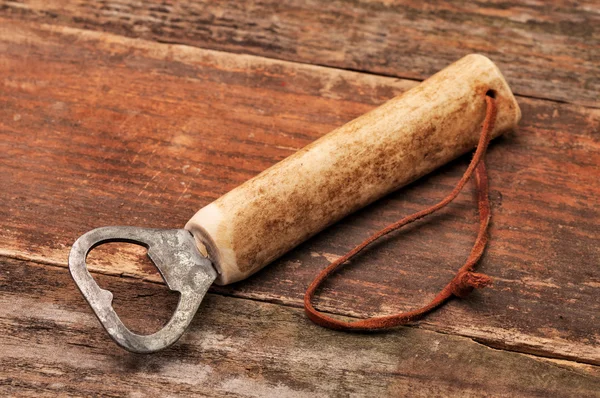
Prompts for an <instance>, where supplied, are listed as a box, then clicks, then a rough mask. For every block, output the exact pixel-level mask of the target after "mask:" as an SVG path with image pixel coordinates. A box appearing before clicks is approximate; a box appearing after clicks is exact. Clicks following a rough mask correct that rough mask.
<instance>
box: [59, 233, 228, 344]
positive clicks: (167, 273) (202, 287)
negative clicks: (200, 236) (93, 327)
mask: <svg viewBox="0 0 600 398" xmlns="http://www.w3.org/2000/svg"><path fill="white" fill-rule="evenodd" d="M109 242H126V243H133V244H138V245H141V246H144V247H146V248H147V249H148V257H150V259H151V260H152V261H153V262H154V264H155V265H156V267H157V268H158V270H159V272H160V274H161V276H162V277H163V279H164V281H165V283H166V284H167V286H168V287H169V289H170V290H172V291H176V292H179V293H180V297H179V302H178V304H177V308H176V309H175V312H174V313H173V316H172V317H171V319H170V320H169V321H168V322H167V324H166V325H165V326H164V327H163V328H162V329H161V330H159V331H158V332H156V333H154V334H151V335H139V334H135V333H133V332H132V331H130V330H129V329H128V328H127V327H126V326H125V325H124V324H123V322H122V321H121V319H120V318H119V316H118V315H117V313H116V312H115V310H114V309H113V307H112V300H113V295H112V293H111V292H110V291H108V290H105V289H102V288H101V287H100V286H98V284H97V283H96V281H95V280H94V278H93V277H92V275H91V274H90V273H89V271H88V269H87V264H86V257H87V255H88V253H89V252H90V251H91V250H92V249H93V248H95V247H97V246H99V245H101V244H103V243H109ZM69 270H70V272H71V275H72V276H73V279H75V281H76V282H77V286H78V287H79V290H81V293H82V294H83V296H84V297H85V299H86V300H87V302H88V303H89V304H90V306H91V307H92V309H93V310H94V313H95V314H96V316H97V317H98V319H99V320H100V323H102V326H103V327H104V329H106V331H107V332H108V334H109V335H110V336H111V337H112V338H113V340H114V341H115V342H116V343H117V344H119V345H120V346H122V347H123V348H125V349H127V350H129V351H132V352H137V353H144V354H145V353H151V352H155V351H158V350H161V349H163V348H166V347H168V346H170V345H171V344H173V343H175V342H176V341H177V340H178V339H179V337H181V335H182V334H183V333H184V332H185V330H186V328H187V327H188V326H189V324H190V322H191V321H192V319H193V318H194V315H195V314H196V311H197V310H198V307H199V306H200V302H201V301H202V299H203V298H204V295H205V294H206V292H207V291H208V288H209V287H210V285H211V284H212V283H213V281H214V280H215V279H216V277H217V272H216V271H215V269H214V268H213V266H212V263H211V261H210V260H209V259H208V258H206V257H204V256H203V255H202V254H201V253H200V252H199V251H198V248H197V247H196V243H195V241H194V237H193V236H192V234H191V233H190V232H189V231H188V230H185V229H151V228H137V227H102V228H97V229H94V230H92V231H89V232H88V233H86V234H84V235H83V236H81V237H80V238H79V239H77V241H76V242H75V244H74V245H73V248H72V249H71V252H70V254H69Z"/></svg>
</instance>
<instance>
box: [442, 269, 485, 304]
mask: <svg viewBox="0 0 600 398" xmlns="http://www.w3.org/2000/svg"><path fill="white" fill-rule="evenodd" d="M451 284H452V287H451V289H452V294H454V295H455V296H456V297H460V298H465V297H467V296H468V295H469V293H471V292H472V291H473V289H481V288H483V287H486V286H489V285H491V284H492V278H490V277H489V276H487V275H485V274H479V273H476V272H471V271H461V272H459V273H458V274H456V276H455V277H454V279H453V280H452V282H451Z"/></svg>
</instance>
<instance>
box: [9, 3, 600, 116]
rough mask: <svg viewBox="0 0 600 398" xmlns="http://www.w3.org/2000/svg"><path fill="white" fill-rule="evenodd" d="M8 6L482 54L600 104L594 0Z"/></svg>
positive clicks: (230, 41) (270, 44) (379, 58)
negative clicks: (599, 98) (550, 0)
mask: <svg viewBox="0 0 600 398" xmlns="http://www.w3.org/2000/svg"><path fill="white" fill-rule="evenodd" d="M0 15H4V16H6V17H10V18H17V19H30V20H34V21H40V22H51V23H57V24H64V25H68V26H73V27H80V28H87V29H94V30H104V31H111V32H113V33H118V34H121V35H126V36H130V37H141V38H145V39H152V40H157V41H162V42H170V43H182V44H189V45H192V46H196V47H203V48H210V49H217V50H226V51H233V52H239V53H250V54H255V55H261V56H267V57H272V58H277V59H284V60H290V61H297V62H303V63H309V64H319V65H327V66H334V67H338V68H343V69H352V70H359V71H366V72H371V73H377V74H385V75H388V76H396V77H402V78H410V79H418V80H422V79H424V78H427V77H429V76H430V75H432V74H433V73H435V72H437V71H438V70H440V69H442V68H443V67H445V66H446V65H448V64H450V63H451V62H454V61H456V60H457V59H459V58H461V57H462V56H464V55H467V54H469V53H475V52H477V53H482V54H484V55H487V56H489V57H490V58H491V59H492V60H493V61H494V62H496V63H497V64H498V65H499V66H500V68H501V69H502V71H503V72H504V74H505V76H506V77H507V79H508V82H509V84H510V86H511V87H512V88H513V90H514V92H516V93H518V94H521V95H527V96H533V97H538V98H550V99H554V100H559V101H566V102H571V103H577V104H586V105H589V106H594V107H600V103H599V102H598V92H599V91H600V6H599V4H598V2H597V1H595V0H585V1H577V2H574V1H570V0H561V1H552V2H548V1H529V2H522V1H515V0H509V1H483V2H476V3H473V2H465V1H461V0H452V1H449V0H446V1H417V0H408V1H402V2H393V1H386V0H363V1H357V0H334V1H322V0H321V1H318V0H310V1H305V0H284V1H281V0H250V1H242V2H240V1H236V0H228V1H219V2H209V1H200V2H172V1H163V0H152V1H143V2H140V1H133V0H102V1H91V0H77V1H73V0H71V1H66V0H50V1H38V0H24V1H19V2H15V1H10V0H3V1H0Z"/></svg>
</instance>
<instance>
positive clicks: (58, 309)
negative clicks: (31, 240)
mask: <svg viewBox="0 0 600 398" xmlns="http://www.w3.org/2000/svg"><path fill="white" fill-rule="evenodd" d="M98 279H99V282H100V283H101V284H102V285H103V286H105V287H106V288H108V289H110V290H111V291H113V292H115V293H116V297H117V299H118V300H119V301H120V303H123V305H122V307H123V311H122V313H123V317H124V318H128V319H131V318H137V319H140V316H142V317H153V316H155V315H156V314H157V312H158V313H159V315H167V314H166V313H165V311H164V310H163V309H161V308H157V309H156V310H154V309H152V310H150V309H149V308H151V307H149V305H148V304H149V302H154V303H160V302H161V301H163V300H168V299H169V297H167V296H166V294H165V290H164V289H162V288H161V287H160V286H159V285H156V284H152V283H142V282H139V281H138V282H136V281H132V280H130V279H122V278H116V277H108V276H99V277H98ZM149 297H150V298H151V301H149ZM0 361H1V362H0V369H1V372H0V394H2V396H11V395H19V396H35V397H40V396H55V395H56V394H60V395H61V396H91V395H94V396H96V395H111V396H125V395H127V396H167V395H168V396H179V395H182V396H190V395H202V396H205V395H206V396H228V397H347V396H376V397H384V396H394V397H398V396H412V397H421V396H422V397H430V396H460V397H470V396H495V397H513V396H521V397H525V396H537V397H546V396H553V397H573V396H580V397H583V396H585V397H592V396H600V395H599V393H598V392H599V391H600V374H599V373H598V369H597V368H596V367H593V366H589V365H587V366H585V365H577V364H555V363H550V362H548V361H546V360H540V359H536V358H532V357H529V356H527V355H523V354H517V353H511V352H506V351H499V350H494V349H490V348H488V347H485V346H483V345H480V344H477V343H475V342H473V341H471V340H469V339H466V338H463V337H456V336H449V335H445V334H440V333H434V332H430V331H424V330H419V329H414V328H403V329H399V330H398V331H397V332H394V333H381V334H362V335H359V334H346V333H338V332H332V331H329V330H326V329H322V328H319V327H318V326H315V325H313V324H311V323H310V321H308V320H307V319H306V318H305V317H304V316H303V314H302V311H301V310H299V309H294V308H289V307H284V306H281V305H273V304H267V303H261V302H256V301H251V300H243V299H235V298H227V297H222V296H215V295H209V296H208V297H207V298H206V300H205V303H204V305H203V308H202V309H201V312H200V313H199V314H198V316H197V317H196V319H195V321H194V323H193V324H192V326H191V327H190V330H189V332H188V333H187V334H186V335H185V336H184V337H183V339H182V340H181V341H180V342H179V343H178V344H177V345H175V346H173V347H172V348H169V349H167V350H165V351H163V352H160V353H158V354H154V355H147V356H144V355H135V354H131V353H128V352H126V351H124V350H121V349H120V348H118V347H117V346H116V345H114V344H113V343H112V342H111V341H110V340H109V339H108V337H107V335H106V334H105V333H104V331H103V330H101V327H100V326H99V325H98V322H97V321H96V319H95V317H94V316H93V315H92V314H91V313H90V311H89V309H88V307H87V304H86V303H85V302H84V300H83V298H81V297H80V296H79V294H78V292H77V291H76V287H75V286H74V283H73V282H72V281H71V279H70V277H69V275H68V272H67V271H66V270H65V269H64V268H63V269H61V268H56V267H50V266H40V265H35V264H32V263H27V262H20V261H15V260H11V259H4V258H0Z"/></svg>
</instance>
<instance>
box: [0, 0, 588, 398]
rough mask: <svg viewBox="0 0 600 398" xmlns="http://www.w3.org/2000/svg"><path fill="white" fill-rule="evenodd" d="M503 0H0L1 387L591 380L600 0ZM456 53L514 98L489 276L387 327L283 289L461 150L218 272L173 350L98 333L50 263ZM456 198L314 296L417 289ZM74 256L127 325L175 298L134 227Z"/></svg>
mask: <svg viewBox="0 0 600 398" xmlns="http://www.w3.org/2000/svg"><path fill="white" fill-rule="evenodd" d="M176 3H177V4H176ZM181 3H183V4H181ZM520 3H521V2H517V1H507V2H506V1H505V2H492V1H490V2H478V3H472V2H460V1H440V2H427V1H405V2H403V3H402V4H395V3H394V2H390V1H383V0H381V1H379V0H366V1H360V2H359V1H341V0H334V1H321V2H319V1H303V0H285V1H280V0H260V1H259V0H255V1H244V2H238V1H233V0H229V1H223V2H219V3H218V4H214V3H212V2H199V3H198V4H192V2H171V1H166V2H165V1H159V0H153V1H144V2H138V1H131V0H120V1H110V0H106V1H98V2H97V1H90V0H80V1H65V0H63V1H60V0H51V1H50V0H48V1H43V2H42V1H34V0H23V1H4V0H3V1H0V175H1V177H0V204H1V206H0V223H1V224H0V242H1V243H0V395H2V396H7V395H8V396H12V395H15V396H21V395H28V396H35V397H39V396H44V395H48V396H54V395H57V394H60V395H74V396H80V395H82V396H83V395H85V396H88V395H110V396H120V395H127V396H132V397H138V396H140V397H141V396H148V395H150V396H177V395H181V396H187V395H200V396H232V397H233V396H240V397H263V396H266V397H315V396H334V397H348V396H353V397H354V396H368V397H381V396H411V397H415V396H426V397H431V396H460V397H465V396H507V397H508V396H511V397H512V396H540V397H542V396H553V397H558V396H564V397H589V396H600V367H599V366H600V134H599V125H600V110H599V109H600V101H599V94H598V93H599V92H600V17H599V13H600V5H599V4H598V2H597V1H596V0H583V1H579V2H577V3H576V4H575V3H571V2H568V1H555V2H542V1H534V2H528V3H527V4H520ZM472 52H479V53H483V54H486V55H488V56H489V57H490V58H491V59H492V60H494V61H495V62H496V63H497V64H498V65H499V67H500V68H501V70H502V71H503V72H504V73H505V76H506V78H507V80H508V81H509V84H510V85H511V87H512V89H513V91H514V92H515V94H517V100H518V101H519V103H520V105H521V108H522V112H523V119H522V122H521V123H520V126H519V128H518V129H517V130H516V131H514V132H511V133H509V134H507V135H506V136H505V137H503V138H500V139H498V140H496V141H495V142H494V143H493V144H492V146H491V147H490V151H489V156H488V165H489V169H490V178H491V190H492V191H491V199H492V204H493V213H494V218H493V225H492V227H491V231H490V233H491V237H492V240H491V244H490V245H489V248H488V250H487V252H486V255H485V257H484V258H483V260H482V261H481V263H480V264H479V266H478V269H479V270H481V271H482V272H485V273H487V274H488V275H491V276H492V277H493V278H494V285H493V287H491V288H486V289H484V290H481V291H478V292H476V293H474V294H472V295H471V296H470V297H469V298H467V299H464V300H453V301H451V302H450V303H449V304H448V305H447V306H445V307H444V308H443V309H441V310H439V311H437V312H435V313H434V314H432V315H431V316H428V317H427V318H426V319H424V320H423V321H421V322H419V323H417V324H415V325H411V326H409V327H404V328H399V329H397V330H394V331H390V332H386V333H376V334H348V333H341V332H333V331H330V330H325V329H322V328H319V327H318V326H315V325H313V324H312V323H311V322H310V321H308V320H307V319H306V317H305V316H304V314H303V311H302V308H301V300H302V297H303V293H304V290H305V288H306V287H307V285H308V283H309V282H310V281H311V280H312V278H313V277H314V276H315V275H316V273H317V272H318V271H319V270H320V269H322V268H323V267H324V266H326V265H327V264H328V263H329V261H331V260H332V259H335V258H337V257H338V256H340V255H342V254H343V253H345V252H346V251H347V250H349V249H350V248H352V247H353V246H354V245H355V244H357V243H358V242H360V241H361V240H362V239H364V238H365V237H367V236H369V235H370V233H372V232H373V231H375V230H377V229H379V228H381V227H382V226H385V225H387V224H389V223H390V222H393V221H395V220H397V219H399V218H400V217H401V216H403V215H406V214H408V213H412V212H414V211H416V210H419V209H421V208H423V207H425V206H427V205H430V204H432V203H435V201H437V200H438V199H439V198H441V197H442V196H444V195H445V193H447V192H448V191H449V190H450V189H451V186H452V185H453V184H454V183H455V181H456V180H457V179H458V178H459V176H460V175H461V173H462V171H463V170H464V168H465V167H466V164H467V162H468V160H469V158H468V156H467V157H464V158H461V159H459V160H457V161H456V162H454V163H452V164H450V165H447V166H446V167H443V168H442V169H441V170H438V171H436V172H435V173H433V174H432V175H430V176H428V177H426V178H423V179H421V180H419V181H417V182H416V183H414V184H412V185H411V186H409V187H408V188H406V189H402V190H400V191H398V192H396V193H394V194H392V195H390V196H389V197H387V198H385V199H383V200H381V201H379V202H377V203H375V204H374V205H372V206H369V207H368V208H366V209H364V210H362V211H360V212H358V213H357V214H355V215H353V216H351V217H348V218H347V219H345V220H343V221H342V222H340V223H339V224H337V225H335V226H333V227H331V228H329V229H328V230H326V231H325V232H323V233H321V234H319V235H318V236H316V237H314V238H313V239H311V240H309V241H308V242H306V243H304V244H302V245H301V246H299V247H298V248H297V249H296V250H294V251H293V252H291V253H289V254H288V255H286V256H285V257H283V258H282V259H280V260H278V261H277V262H276V263H275V264H273V265H272V266H270V267H268V268H267V269H265V270H263V271H261V272H260V273H258V274H256V275H255V276H254V277H252V278H251V279H249V280H247V281H244V282H241V283H238V284H235V285H232V286H227V287H216V288H214V289H212V290H211V293H210V294H209V295H208V296H207V298H206V301H205V303H204V304H203V306H202V308H201V310H200V311H199V313H198V314H197V316H196V318H195V320H194V322H193V324H192V326H191V328H190V330H189V332H188V333H187V334H186V335H185V336H184V337H183V338H182V339H181V340H180V341H179V342H178V343H177V344H176V345H175V346H173V347H172V348H169V349H167V350H165V351H163V352H161V353H158V354H154V355H148V356H143V355H134V354H130V353H128V352H126V351H124V350H122V349H120V348H118V347H117V346H116V345H114V344H113V343H112V342H111V340H110V339H109V337H108V336H107V335H106V333H105V332H104V331H103V330H102V328H101V326H100V324H99V323H98V322H97V320H96V319H95V317H94V315H93V313H92V311H91V310H90V308H89V307H88V305H87V303H85V301H84V300H83V298H82V297H81V295H80V294H79V292H78V291H77V289H76V287H75V285H74V283H73V281H72V280H71V278H70V276H69V274H68V271H67V269H66V266H67V255H68V252H69V249H70V246H71V244H72V243H73V241H74V240H75V239H76V238H77V237H78V236H80V235H81V234H82V233H84V232H86V231H88V230H90V229H92V228H94V227H98V226H103V225H138V226H146V227H157V228H174V227H181V226H183V225H184V223H185V222H186V221H187V220H188V219H189V218H190V217H191V215H192V214H193V213H194V212H195V211H196V210H198V209H199V208H200V207H201V206H204V205H206V204H208V203H210V202H211V201H213V200H214V199H216V198H217V197H219V196H220V195H222V194H224V193H225V192H227V191H229V190H230V189H232V188H234V187H235V186H237V185H239V184H240V183H242V182H244V181H246V180H247V179H249V178H251V177H252V176H254V175H256V174H257V173H259V172H260V171H262V170H264V169H265V168H267V167H269V166H270V165H272V164H274V163H275V162H277V161H279V160H281V159H283V158H285V157H286V156H288V155H290V154H292V153H294V152H295V151H296V150H298V149H299V148H301V147H303V146H304V145H306V144H308V143H310V142H312V141H313V140H315V139H316V138H317V137H320V136H322V135H323V134H325V133H327V132H328V131H330V130H331V129H333V128H335V127H337V126H339V125H341V124H343V123H345V122H346V121H349V120H351V119H353V118H355V117H356V116H358V115H360V114H362V113H364V112H366V111H368V110H370V109H372V108H374V107H375V106H377V105H378V104H381V103H383V102H384V101H386V100H387V99H389V98H391V97H393V96H394V95H397V94H399V93H402V92H404V91H406V90H407V89H409V88H411V87H413V86H415V85H416V84H418V81H420V80H422V79H424V78H426V77H427V76H429V75H431V74H432V73H434V72H436V71H437V70H439V69H441V68H443V67H444V66H446V65H447V64H449V63H451V62H453V61H455V60H457V59H458V58H460V57H461V56H463V55H465V54H468V53H472ZM473 200H474V190H473V187H472V186H469V188H468V189H466V190H465V192H464V193H462V194H461V195H460V197H459V198H458V199H457V201H456V202H455V203H453V204H452V205H451V206H449V207H448V208H446V209H445V210H443V211H442V212H441V213H440V214H439V215H434V216H432V217H430V218H428V219H426V220H425V221H423V222H421V223H419V224H417V225H415V226H414V227H412V228H408V229H406V230H404V231H400V232H398V233H396V234H394V235H393V236H391V237H389V238H388V239H386V240H385V241H384V242H382V243H381V244H378V245H376V247H374V248H373V249H371V250H369V251H368V252H367V253H365V254H364V255H363V256H361V257H360V261H356V262H355V263H354V265H353V266H351V267H349V268H348V269H346V270H344V271H343V272H341V273H340V274H338V275H337V276H336V277H335V278H334V279H333V280H332V283H330V284H328V285H327V287H326V288H325V289H324V291H323V294H322V296H321V297H320V298H319V300H318V307H319V308H320V309H322V310H325V311H328V312H330V313H333V314H338V315H340V316H346V317H351V318H361V317H366V316H372V315H382V314H389V313H393V312H397V311H400V310H407V309H410V308H415V307H417V306H419V305H420V304H421V303H424V302H426V301H427V300H428V299H429V298H431V297H432V295H434V294H435V293H436V292H437V291H438V290H439V289H440V288H441V287H442V286H443V285H444V284H445V283H446V282H447V281H448V280H449V279H450V278H451V276H452V275H453V274H454V272H455V270H456V269H457V268H458V266H459V265H460V264H461V263H462V261H463V260H464V258H465V257H466V255H467V254H468V250H469V248H470V244H471V242H472V241H473V239H474V237H475V233H476V229H477V226H476V210H475V208H474V205H473V203H474V202H473ZM89 264H90V268H91V269H92V270H93V275H94V277H95V278H96V279H97V280H98V281H99V283H100V284H101V285H102V286H103V287H105V288H109V289H110V290H111V291H112V292H113V293H114V294H115V308H116V309H117V311H119V312H120V313H121V314H122V317H123V318H124V319H125V321H126V323H127V324H128V325H131V327H132V328H133V329H134V330H137V331H141V332H150V331H153V330H157V329H158V328H159V327H160V326H161V325H162V323H163V322H164V321H166V320H167V319H168V318H169V317H170V314H171V311H172V310H173V308H174V306H175V304H176V299H177V297H174V296H173V294H170V293H169V291H168V289H167V288H166V287H165V286H164V285H162V284H161V283H160V282H161V280H160V277H159V276H158V275H157V273H156V270H155V269H154V268H153V267H152V266H151V265H150V264H149V262H148V260H146V259H145V257H144V252H143V251H141V252H140V250H139V249H137V248H136V247H132V246H130V245H125V244H123V245H119V244H111V245H107V246H103V247H102V248H98V249H97V250H95V251H94V252H93V253H92V255H91V257H90V261H89ZM140 264H141V265H140Z"/></svg>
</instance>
